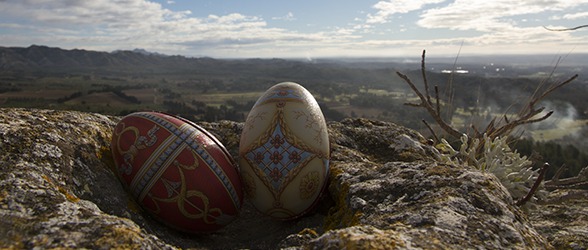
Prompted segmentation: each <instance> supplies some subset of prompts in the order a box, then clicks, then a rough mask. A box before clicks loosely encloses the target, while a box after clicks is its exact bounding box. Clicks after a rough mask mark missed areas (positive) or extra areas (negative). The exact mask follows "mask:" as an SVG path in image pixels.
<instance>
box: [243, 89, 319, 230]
mask: <svg viewBox="0 0 588 250" xmlns="http://www.w3.org/2000/svg"><path fill="white" fill-rule="evenodd" d="M239 165H240V169H241V178H242V180H243V181H242V182H243V185H244V188H245V193H246V195H247V197H248V198H250V199H251V201H252V203H253V205H254V206H255V207H256V208H257V209H258V210H259V211H261V212H263V213H265V214H267V215H269V216H271V217H274V218H277V219H293V218H296V217H299V216H301V215H303V214H304V213H306V212H307V211H309V210H310V209H311V208H312V207H313V205H314V204H315V203H316V202H317V200H318V199H319V196H320V194H321V192H322V191H323V189H324V187H325V185H326V181H327V176H328V172H329V137H328V131H327V125H326V122H325V118H324V116H323V114H322V112H321V109H320V107H319V105H318V103H317V102H316V100H315V99H314V97H313V96H312V95H311V94H310V92H308V90H306V89H305V88H304V87H302V86H300V85H299V84H297V83H293V82H284V83H279V84H276V85H274V86H273V87H271V88H270V89H268V90H267V91H266V92H265V93H264V94H263V95H262V96H261V97H260V98H259V99H258V100H257V102H256V103H255V105H254V106H253V108H252V109H251V111H250V112H249V114H248V116H247V119H246V121H245V125H244V128H243V132H242V134H241V141H240V144H239Z"/></svg>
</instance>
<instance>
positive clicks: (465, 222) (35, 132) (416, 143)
mask: <svg viewBox="0 0 588 250" xmlns="http://www.w3.org/2000/svg"><path fill="white" fill-rule="evenodd" d="M119 119H120V118H119V117H111V116H104V115H100V114H89V113H81V112H73V111H52V110H32V109H0V157H1V160H0V217H1V218H0V248H35V247H39V248H92V249H94V248H98V249H102V248H104V249H106V248H113V247H116V248H141V249H143V248H147V249H154V248H155V249H160V248H163V249H173V248H195V249H236V248H253V249H276V248H289V249H299V248H306V249H323V248H330V249H339V248H343V247H347V248H358V249H362V248H369V249H394V248H396V249H411V248H426V249H430V248H434V249H435V248H437V249H441V248H451V249H454V248H486V249H505V248H506V249H551V248H553V247H552V245H553V246H556V247H558V248H559V247H563V248H572V249H575V248H577V249H581V248H582V247H584V248H585V247H586V235H587V233H586V232H588V229H587V226H586V225H587V224H586V223H583V222H586V220H588V219H586V210H585V207H586V206H585V205H586V203H578V204H577V206H575V209H570V208H567V210H565V209H566V207H565V206H566V205H559V204H548V205H539V206H538V207H537V208H534V209H529V210H528V211H527V213H525V212H524V211H523V210H521V209H520V208H518V207H516V206H514V205H513V201H512V198H511V197H510V196H509V195H508V192H507V191H506V190H505V188H504V187H503V186H502V185H501V184H500V183H499V181H498V180H497V178H495V177H494V176H493V175H491V174H487V173H482V172H480V171H478V170H476V169H472V168H470V167H467V166H453V165H446V164H442V163H440V162H438V159H439V153H438V152H437V151H436V150H435V149H434V148H432V147H430V146H428V145H427V144H426V140H425V139H424V138H423V137H422V136H421V135H419V134H418V133H416V132H414V131H412V130H410V129H406V128H404V127H400V126H397V125H395V124H393V123H385V122H378V121H370V120H366V119H347V120H344V121H342V122H331V123H329V124H328V126H329V136H330V140H331V143H332V166H331V174H330V184H329V190H328V193H327V194H325V195H324V197H323V198H322V200H321V202H319V205H318V206H317V208H316V209H315V211H314V212H313V213H310V214H309V215H307V216H305V217H303V218H299V219H296V220H293V221H286V222H282V221H275V220H272V219H270V218H268V217H264V216H263V215H261V214H260V213H259V212H257V211H256V210H255V209H254V208H253V207H252V206H251V204H250V203H249V202H247V201H246V202H245V204H244V207H243V210H242V211H241V215H240V218H238V219H237V220H236V221H235V222H233V223H232V224H230V225H228V226H227V227H225V228H223V229H221V230H220V231H218V232H215V233H210V234H201V235H187V234H183V233H179V232H177V231H174V230H172V229H169V228H167V227H165V226H163V225H162V224H160V223H158V222H157V221H154V220H153V219H152V218H150V217H148V216H147V215H146V214H145V213H144V212H143V211H141V209H140V208H139V207H138V206H137V204H136V203H135V202H134V201H133V200H132V199H131V197H130V196H129V195H128V194H127V192H126V191H125V190H124V189H123V188H122V185H121V184H120V182H119V181H118V180H117V178H116V176H115V175H114V174H113V171H112V170H111V168H112V167H113V164H112V161H111V156H110V153H109V152H110V149H109V148H108V147H109V142H110V137H111V133H112V129H113V127H114V125H115V124H116V122H117V121H118V120H119ZM199 125H201V126H202V127H204V128H206V129H207V130H209V131H210V132H212V133H213V134H214V135H215V136H216V137H217V138H219V140H220V141H221V142H222V143H223V144H224V145H225V146H226V147H227V149H228V150H229V152H230V153H231V154H232V155H233V156H236V155H237V149H238V143H239V135H240V133H241V131H242V124H241V123H237V122H231V121H221V122H218V123H199ZM582 206H583V207H582ZM562 209H564V210H562ZM561 211H565V212H561ZM562 213H563V214H565V218H568V219H565V220H558V219H556V217H558V215H559V214H562ZM579 216H580V217H579ZM582 216H583V217H582ZM571 218H581V220H580V222H576V221H575V219H571ZM560 223H561V224H560ZM582 223H583V224H582ZM563 236H569V237H567V238H566V237H563Z"/></svg>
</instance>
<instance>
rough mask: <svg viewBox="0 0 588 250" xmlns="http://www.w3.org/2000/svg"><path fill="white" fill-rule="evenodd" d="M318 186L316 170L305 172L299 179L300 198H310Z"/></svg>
mask: <svg viewBox="0 0 588 250" xmlns="http://www.w3.org/2000/svg"><path fill="white" fill-rule="evenodd" d="M318 186H319V173H318V172H317V171H312V172H310V173H308V174H306V175H305V176H304V177H302V179H301V180H300V198H301V199H303V200H306V199H309V198H311V197H312V196H313V195H314V194H315V193H316V191H317V190H318Z"/></svg>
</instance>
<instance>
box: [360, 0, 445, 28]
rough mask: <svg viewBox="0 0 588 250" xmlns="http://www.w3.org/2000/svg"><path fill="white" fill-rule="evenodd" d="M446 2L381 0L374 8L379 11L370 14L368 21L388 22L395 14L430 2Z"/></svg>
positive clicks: (438, 1) (433, 1)
mask: <svg viewBox="0 0 588 250" xmlns="http://www.w3.org/2000/svg"><path fill="white" fill-rule="evenodd" d="M441 2H445V0H387V1H379V2H378V3H376V4H375V5H374V6H373V8H374V9H377V10H378V12H377V13H376V14H375V15H372V14H368V16H367V20H366V22H367V23H386V22H388V21H389V20H388V19H389V18H390V17H392V16H393V15H395V14H398V13H400V14H402V13H408V12H411V11H415V10H419V9H421V8H423V7H424V6H425V5H428V4H435V3H441Z"/></svg>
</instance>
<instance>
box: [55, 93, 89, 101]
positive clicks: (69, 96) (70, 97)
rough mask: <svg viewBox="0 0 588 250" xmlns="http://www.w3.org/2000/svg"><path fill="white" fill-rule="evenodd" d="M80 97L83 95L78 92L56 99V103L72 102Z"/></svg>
mask: <svg viewBox="0 0 588 250" xmlns="http://www.w3.org/2000/svg"><path fill="white" fill-rule="evenodd" d="M82 95H84V94H83V93H82V92H81V91H78V92H75V93H73V94H71V95H68V96H64V97H61V98H58V99H57V103H64V102H67V101H69V100H73V99H76V98H78V97H81V96H82Z"/></svg>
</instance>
